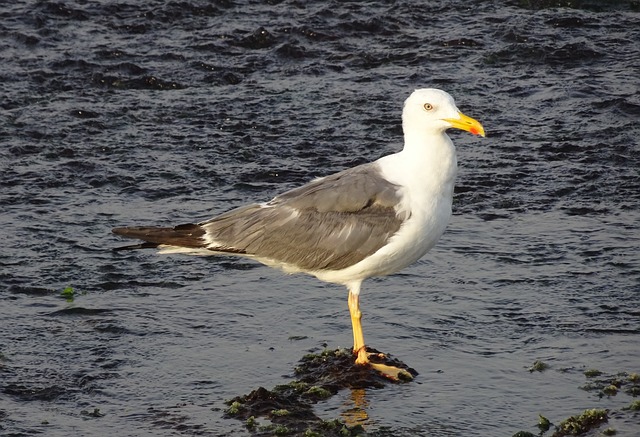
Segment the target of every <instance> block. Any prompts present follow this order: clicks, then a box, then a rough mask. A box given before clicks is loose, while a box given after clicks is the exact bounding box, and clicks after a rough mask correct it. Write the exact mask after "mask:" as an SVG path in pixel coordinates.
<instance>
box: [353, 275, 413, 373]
mask: <svg viewBox="0 0 640 437" xmlns="http://www.w3.org/2000/svg"><path fill="white" fill-rule="evenodd" d="M359 292H360V285H359V284H358V286H357V287H350V288H349V313H350V314H351V325H352V327H353V353H354V355H356V364H360V365H369V366H371V367H372V368H373V369H374V370H376V371H378V372H380V373H381V374H382V375H383V376H385V377H387V378H389V379H391V380H393V381H397V380H399V379H400V378H402V379H413V376H412V375H411V374H410V373H409V372H407V371H406V370H404V369H400V368H398V367H393V366H387V365H386V364H378V363H372V362H370V361H369V354H368V353H367V350H366V347H365V345H364V334H363V333H362V313H361V312H360V296H359Z"/></svg>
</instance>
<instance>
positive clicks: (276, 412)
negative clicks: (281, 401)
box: [271, 409, 291, 416]
mask: <svg viewBox="0 0 640 437" xmlns="http://www.w3.org/2000/svg"><path fill="white" fill-rule="evenodd" d="M271 414H272V415H274V416H288V415H289V414H291V413H290V412H289V410H284V409H283V410H272V411H271Z"/></svg>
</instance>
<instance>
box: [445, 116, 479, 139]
mask: <svg viewBox="0 0 640 437" xmlns="http://www.w3.org/2000/svg"><path fill="white" fill-rule="evenodd" d="M458 115H459V116H460V118H445V119H444V121H446V122H448V123H451V127H454V128H456V129H462V130H466V131H467V132H471V133H472V134H474V135H481V136H483V137H484V128H483V127H482V125H481V124H480V122H478V120H474V119H473V118H471V117H467V116H466V115H464V114H463V113H462V112H458Z"/></svg>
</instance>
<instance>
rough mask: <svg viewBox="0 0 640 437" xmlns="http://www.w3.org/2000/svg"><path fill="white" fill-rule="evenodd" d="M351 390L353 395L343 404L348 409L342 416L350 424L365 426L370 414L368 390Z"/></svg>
mask: <svg viewBox="0 0 640 437" xmlns="http://www.w3.org/2000/svg"><path fill="white" fill-rule="evenodd" d="M350 390H351V395H350V396H349V399H348V400H345V402H344V404H343V405H344V407H345V408H346V409H345V410H344V411H343V412H342V413H341V414H340V416H341V417H342V420H344V422H345V423H346V424H347V425H349V426H354V425H362V426H364V425H365V424H366V423H367V421H368V420H369V415H368V414H367V407H368V406H369V402H368V401H367V398H366V390H365V389H364V388H352V389H350Z"/></svg>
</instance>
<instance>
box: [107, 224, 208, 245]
mask: <svg viewBox="0 0 640 437" xmlns="http://www.w3.org/2000/svg"><path fill="white" fill-rule="evenodd" d="M112 232H113V233H114V234H116V235H120V236H122V237H126V238H136V239H138V240H143V241H144V243H140V244H134V245H129V246H123V247H117V248H115V249H114V250H130V249H148V248H156V247H158V246H160V245H167V246H179V247H188V248H194V249H199V248H205V247H206V241H205V239H204V238H203V237H204V234H205V231H204V229H203V228H202V226H200V225H196V224H186V225H179V226H176V227H173V228H155V227H126V228H114V229H113V230H112Z"/></svg>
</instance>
